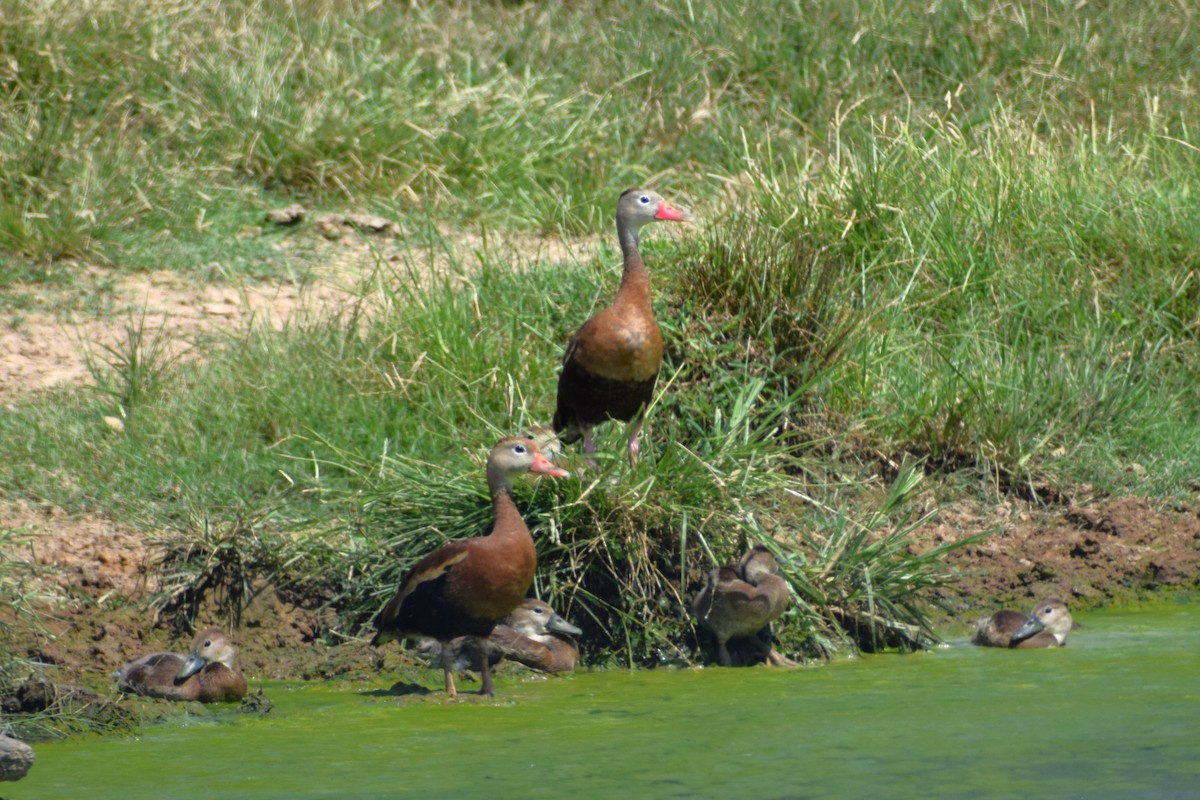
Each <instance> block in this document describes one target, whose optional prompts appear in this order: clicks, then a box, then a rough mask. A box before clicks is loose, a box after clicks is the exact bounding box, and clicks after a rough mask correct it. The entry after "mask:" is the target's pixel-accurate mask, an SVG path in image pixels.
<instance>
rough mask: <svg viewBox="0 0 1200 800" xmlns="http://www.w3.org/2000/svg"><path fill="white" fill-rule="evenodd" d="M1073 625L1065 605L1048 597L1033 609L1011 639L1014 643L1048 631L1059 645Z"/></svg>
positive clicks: (1056, 599) (1065, 638) (1054, 598)
mask: <svg viewBox="0 0 1200 800" xmlns="http://www.w3.org/2000/svg"><path fill="white" fill-rule="evenodd" d="M1074 624H1075V623H1074V620H1073V619H1071V612H1070V611H1069V610H1068V609H1067V604H1066V603H1064V602H1063V601H1062V600H1059V599H1058V598H1056V597H1050V598H1047V599H1045V600H1042V601H1041V602H1040V603H1038V604H1037V605H1036V606H1034V607H1033V611H1032V612H1030V614H1029V619H1027V620H1025V624H1024V625H1022V626H1021V627H1020V628H1019V629H1018V630H1017V631H1016V632H1015V633H1014V634H1013V635H1012V638H1013V641H1014V642H1015V641H1020V640H1022V639H1028V638H1029V637H1030V636H1033V635H1034V634H1036V633H1039V632H1040V631H1048V632H1049V633H1051V634H1053V635H1054V638H1055V639H1057V640H1058V643H1059V644H1060V645H1061V644H1062V643H1063V642H1065V641H1066V640H1067V634H1068V633H1070V632H1071V628H1072V627H1073V626H1074Z"/></svg>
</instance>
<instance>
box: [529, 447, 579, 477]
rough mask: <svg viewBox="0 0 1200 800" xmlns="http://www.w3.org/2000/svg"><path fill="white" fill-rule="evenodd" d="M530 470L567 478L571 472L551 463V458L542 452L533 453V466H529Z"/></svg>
mask: <svg viewBox="0 0 1200 800" xmlns="http://www.w3.org/2000/svg"><path fill="white" fill-rule="evenodd" d="M529 471H530V472H536V473H537V474H539V475H549V476H551V477H552V478H565V477H567V476H568V475H570V474H571V473H569V472H567V471H566V470H565V469H562V468H561V467H556V466H554V465H553V464H551V463H550V459H548V458H546V457H545V456H544V455H542V454H541V453H534V454H533V466H532V467H530V468H529Z"/></svg>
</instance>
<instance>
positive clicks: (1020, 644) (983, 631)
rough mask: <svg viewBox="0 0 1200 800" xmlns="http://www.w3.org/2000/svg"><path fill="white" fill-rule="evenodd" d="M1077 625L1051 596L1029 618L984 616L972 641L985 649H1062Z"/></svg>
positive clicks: (999, 614)
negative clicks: (1072, 629)
mask: <svg viewBox="0 0 1200 800" xmlns="http://www.w3.org/2000/svg"><path fill="white" fill-rule="evenodd" d="M1074 624H1075V621H1074V620H1073V619H1072V618H1071V612H1070V610H1068V609H1067V604H1066V603H1064V602H1063V601H1062V600H1059V599H1058V598H1056V597H1051V598H1047V599H1045V600H1042V601H1041V602H1040V603H1038V604H1037V605H1036V606H1034V607H1033V611H1031V612H1030V613H1029V614H1028V615H1026V614H1021V613H1019V612H1016V611H1008V610H1003V611H997V612H996V613H995V614H992V615H991V616H987V617H984V618H983V619H981V620H979V622H977V623H976V625H975V638H974V639H973V640H972V641H973V642H974V643H975V644H977V645H982V646H983V647H1009V648H1014V649H1016V648H1020V649H1026V648H1033V647H1063V646H1065V645H1066V643H1067V634H1068V633H1070V632H1071V628H1072V627H1073V626H1074Z"/></svg>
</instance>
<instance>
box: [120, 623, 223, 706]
mask: <svg viewBox="0 0 1200 800" xmlns="http://www.w3.org/2000/svg"><path fill="white" fill-rule="evenodd" d="M235 655H236V651H235V650H234V647H233V644H232V643H231V642H230V641H229V637H228V636H226V635H225V631H223V630H222V629H221V628H219V627H211V628H206V629H205V630H202V631H200V632H199V633H198V634H196V636H195V638H194V639H192V645H191V649H190V651H189V652H188V653H187V654H186V655H180V654H178V653H152V654H151V655H148V656H142V657H141V658H138V659H135V660H133V661H130V662H129V663H128V664H126V665H125V666H123V667H121V669H120V670H119V671H118V672H117V688H118V689H120V690H121V691H122V692H126V693H127V694H140V695H145V696H148V697H158V698H162V699H164V700H184V701H190V700H198V701H199V702H201V703H214V702H227V701H233V700H240V699H241V698H242V697H244V696H245V694H246V678H245V676H243V675H242V673H241V672H239V671H238V670H237V669H236V668H235V667H234V665H233V661H234V657H235Z"/></svg>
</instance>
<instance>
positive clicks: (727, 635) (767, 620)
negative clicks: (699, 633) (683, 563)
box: [692, 545, 796, 667]
mask: <svg viewBox="0 0 1200 800" xmlns="http://www.w3.org/2000/svg"><path fill="white" fill-rule="evenodd" d="M790 599H791V593H790V591H789V589H788V585H787V581H786V580H784V579H783V577H782V576H781V575H780V574H779V565H778V563H777V562H776V561H775V556H774V555H772V554H771V551H769V550H767V549H766V548H765V547H762V546H761V545H756V546H755V547H753V548H751V549H750V551H749V552H747V553H746V555H744V556H743V557H742V560H741V562H740V563H739V564H738V566H737V568H736V569H735V568H734V567H731V566H725V567H720V568H718V569H714V570H713V571H712V574H711V575H710V577H709V580H708V583H707V584H706V585H705V587H704V589H703V590H701V592H700V593H699V594H698V595H696V599H695V600H694V601H693V603H692V611H693V613H695V615H696V618H697V619H698V620H699V621H700V625H701V627H703V628H705V629H707V630H708V631H709V632H711V633H712V635H713V636H714V637H715V638H716V640H717V660H718V661H719V662H720V664H721V666H724V667H730V666H733V659H732V657H731V656H730V655H729V648H728V643H729V641H730V640H731V639H744V640H745V641H747V642H749V643H750V644H751V645H752V646H753V647H754V648H755V649H757V650H758V651H759V652H760V653H761V654H762V656H763V657H764V658H765V659H766V663H767V664H768V665H775V666H796V663H795V662H794V661H792V660H790V659H788V658H786V657H785V656H783V655H782V654H780V653H779V652H778V651H776V650H775V648H774V647H772V646H771V645H770V644H768V643H767V642H764V641H762V640H761V639H759V638H758V634H759V631H761V630H762V629H763V628H766V627H768V626H769V625H770V624H771V623H772V622H773V621H775V620H776V619H778V618H779V616H780V615H781V614H783V612H784V611H786V610H787V607H788V602H789V601H790ZM767 634H768V635H769V634H770V631H767Z"/></svg>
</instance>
